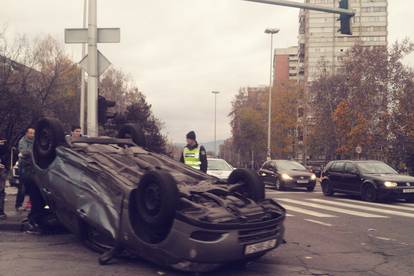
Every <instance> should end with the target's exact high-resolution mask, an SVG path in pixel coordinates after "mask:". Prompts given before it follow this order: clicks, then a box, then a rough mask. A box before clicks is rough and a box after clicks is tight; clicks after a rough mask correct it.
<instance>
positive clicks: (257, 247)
mask: <svg viewBox="0 0 414 276" xmlns="http://www.w3.org/2000/svg"><path fill="white" fill-rule="evenodd" d="M276 243H277V240H276V239H274V240H269V241H264V242H259V243H254V244H249V245H247V246H246V248H245V249H244V254H245V255H250V254H254V253H257V252H262V251H265V250H268V249H271V248H274V247H275V246H276Z"/></svg>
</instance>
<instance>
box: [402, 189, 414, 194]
mask: <svg viewBox="0 0 414 276" xmlns="http://www.w3.org/2000/svg"><path fill="white" fill-rule="evenodd" d="M403 193H404V194H408V193H414V189H403Z"/></svg>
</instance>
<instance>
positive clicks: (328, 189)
mask: <svg viewBox="0 0 414 276" xmlns="http://www.w3.org/2000/svg"><path fill="white" fill-rule="evenodd" d="M321 185H322V193H323V195H325V196H333V195H334V193H335V192H334V190H333V187H332V184H331V182H329V181H327V180H325V181H323V182H322V184H321Z"/></svg>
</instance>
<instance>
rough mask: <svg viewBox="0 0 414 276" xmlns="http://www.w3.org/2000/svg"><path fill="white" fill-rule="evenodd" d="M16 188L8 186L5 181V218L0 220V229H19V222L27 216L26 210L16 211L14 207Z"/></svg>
mask: <svg viewBox="0 0 414 276" xmlns="http://www.w3.org/2000/svg"><path fill="white" fill-rule="evenodd" d="M16 194H17V188H15V187H10V186H9V183H8V182H7V183H6V202H5V206H4V207H5V212H6V215H7V219H6V220H0V231H21V222H22V220H23V219H25V218H26V217H27V214H28V212H26V211H21V212H17V211H16V210H15V208H14V204H15V201H16Z"/></svg>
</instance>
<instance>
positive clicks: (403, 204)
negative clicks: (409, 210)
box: [398, 203, 414, 208]
mask: <svg viewBox="0 0 414 276" xmlns="http://www.w3.org/2000/svg"><path fill="white" fill-rule="evenodd" d="M398 205H402V206H409V207H413V208H414V203H398Z"/></svg>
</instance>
